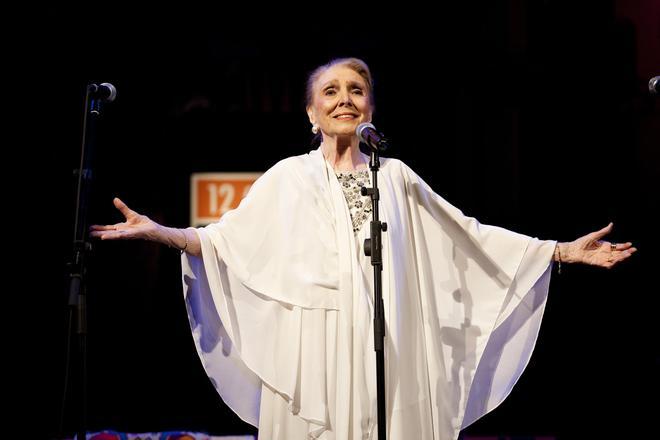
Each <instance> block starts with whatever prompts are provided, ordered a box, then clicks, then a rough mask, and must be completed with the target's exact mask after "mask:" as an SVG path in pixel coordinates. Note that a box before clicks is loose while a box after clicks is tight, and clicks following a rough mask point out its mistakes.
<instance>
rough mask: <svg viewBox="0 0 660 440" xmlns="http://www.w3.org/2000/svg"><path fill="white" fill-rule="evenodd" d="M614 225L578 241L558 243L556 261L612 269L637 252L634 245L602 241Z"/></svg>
mask: <svg viewBox="0 0 660 440" xmlns="http://www.w3.org/2000/svg"><path fill="white" fill-rule="evenodd" d="M612 226H613V224H612V223H610V224H609V225H607V226H605V227H604V228H603V229H601V230H600V231H595V232H591V233H589V234H587V235H585V236H583V237H580V238H578V239H577V240H574V241H571V242H565V243H557V248H556V249H555V254H554V260H555V261H560V262H562V263H582V264H590V265H592V266H600V267H605V268H607V269H610V268H612V267H614V266H615V265H616V264H618V263H620V262H621V261H623V260H625V259H627V258H628V257H630V256H631V255H632V254H634V253H635V252H636V251H637V248H635V247H633V245H632V243H630V242H627V243H611V242H609V241H604V240H601V238H603V237H604V236H606V235H607V234H609V233H610V232H611V231H612Z"/></svg>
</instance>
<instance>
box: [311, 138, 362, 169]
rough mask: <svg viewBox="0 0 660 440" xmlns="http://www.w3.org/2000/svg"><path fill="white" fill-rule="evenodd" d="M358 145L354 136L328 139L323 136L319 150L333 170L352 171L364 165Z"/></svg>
mask: <svg viewBox="0 0 660 440" xmlns="http://www.w3.org/2000/svg"><path fill="white" fill-rule="evenodd" d="M359 145H360V144H359V141H358V139H357V138H355V137H350V138H330V139H329V138H327V137H324V139H323V142H322V143H321V151H322V152H323V156H324V157H325V160H326V161H328V163H329V164H330V165H331V166H332V167H333V168H334V169H335V171H353V170H356V169H363V168H365V166H366V163H365V160H364V157H363V156H362V153H360V148H359Z"/></svg>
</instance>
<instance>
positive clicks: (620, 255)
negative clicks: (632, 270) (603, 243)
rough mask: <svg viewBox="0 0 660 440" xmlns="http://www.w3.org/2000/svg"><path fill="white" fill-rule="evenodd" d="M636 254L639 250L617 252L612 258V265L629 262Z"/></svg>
mask: <svg viewBox="0 0 660 440" xmlns="http://www.w3.org/2000/svg"><path fill="white" fill-rule="evenodd" d="M635 252H637V248H630V249H628V250H625V251H621V252H617V253H616V254H615V255H613V256H612V263H615V264H616V263H619V262H621V261H623V260H627V259H628V258H630V257H631V256H632V254H634V253H635Z"/></svg>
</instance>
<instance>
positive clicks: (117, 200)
mask: <svg viewBox="0 0 660 440" xmlns="http://www.w3.org/2000/svg"><path fill="white" fill-rule="evenodd" d="M112 203H114V204H115V208H117V209H118V210H119V212H121V213H122V214H123V215H124V217H126V218H128V217H129V216H130V215H132V214H135V211H133V210H132V209H130V208H129V207H128V205H126V203H124V202H122V201H121V199H120V198H119V197H115V198H114V199H113V200H112Z"/></svg>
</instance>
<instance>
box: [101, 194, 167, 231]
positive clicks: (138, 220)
mask: <svg viewBox="0 0 660 440" xmlns="http://www.w3.org/2000/svg"><path fill="white" fill-rule="evenodd" d="M112 202H113V203H114V204H115V207H116V208H117V209H118V210H119V211H120V212H121V213H122V214H123V215H124V217H125V218H126V221H125V222H122V223H116V224H114V225H92V226H90V228H89V229H90V236H91V237H95V238H100V239H101V240H133V239H143V240H150V241H158V231H159V229H160V225H159V224H158V223H156V222H155V221H153V220H151V219H150V218H149V217H147V216H146V215H142V214H138V213H137V212H135V211H133V210H132V209H130V208H129V207H128V206H126V204H125V203H124V202H122V201H121V200H119V198H117V197H115V198H114V200H113V201H112Z"/></svg>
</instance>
